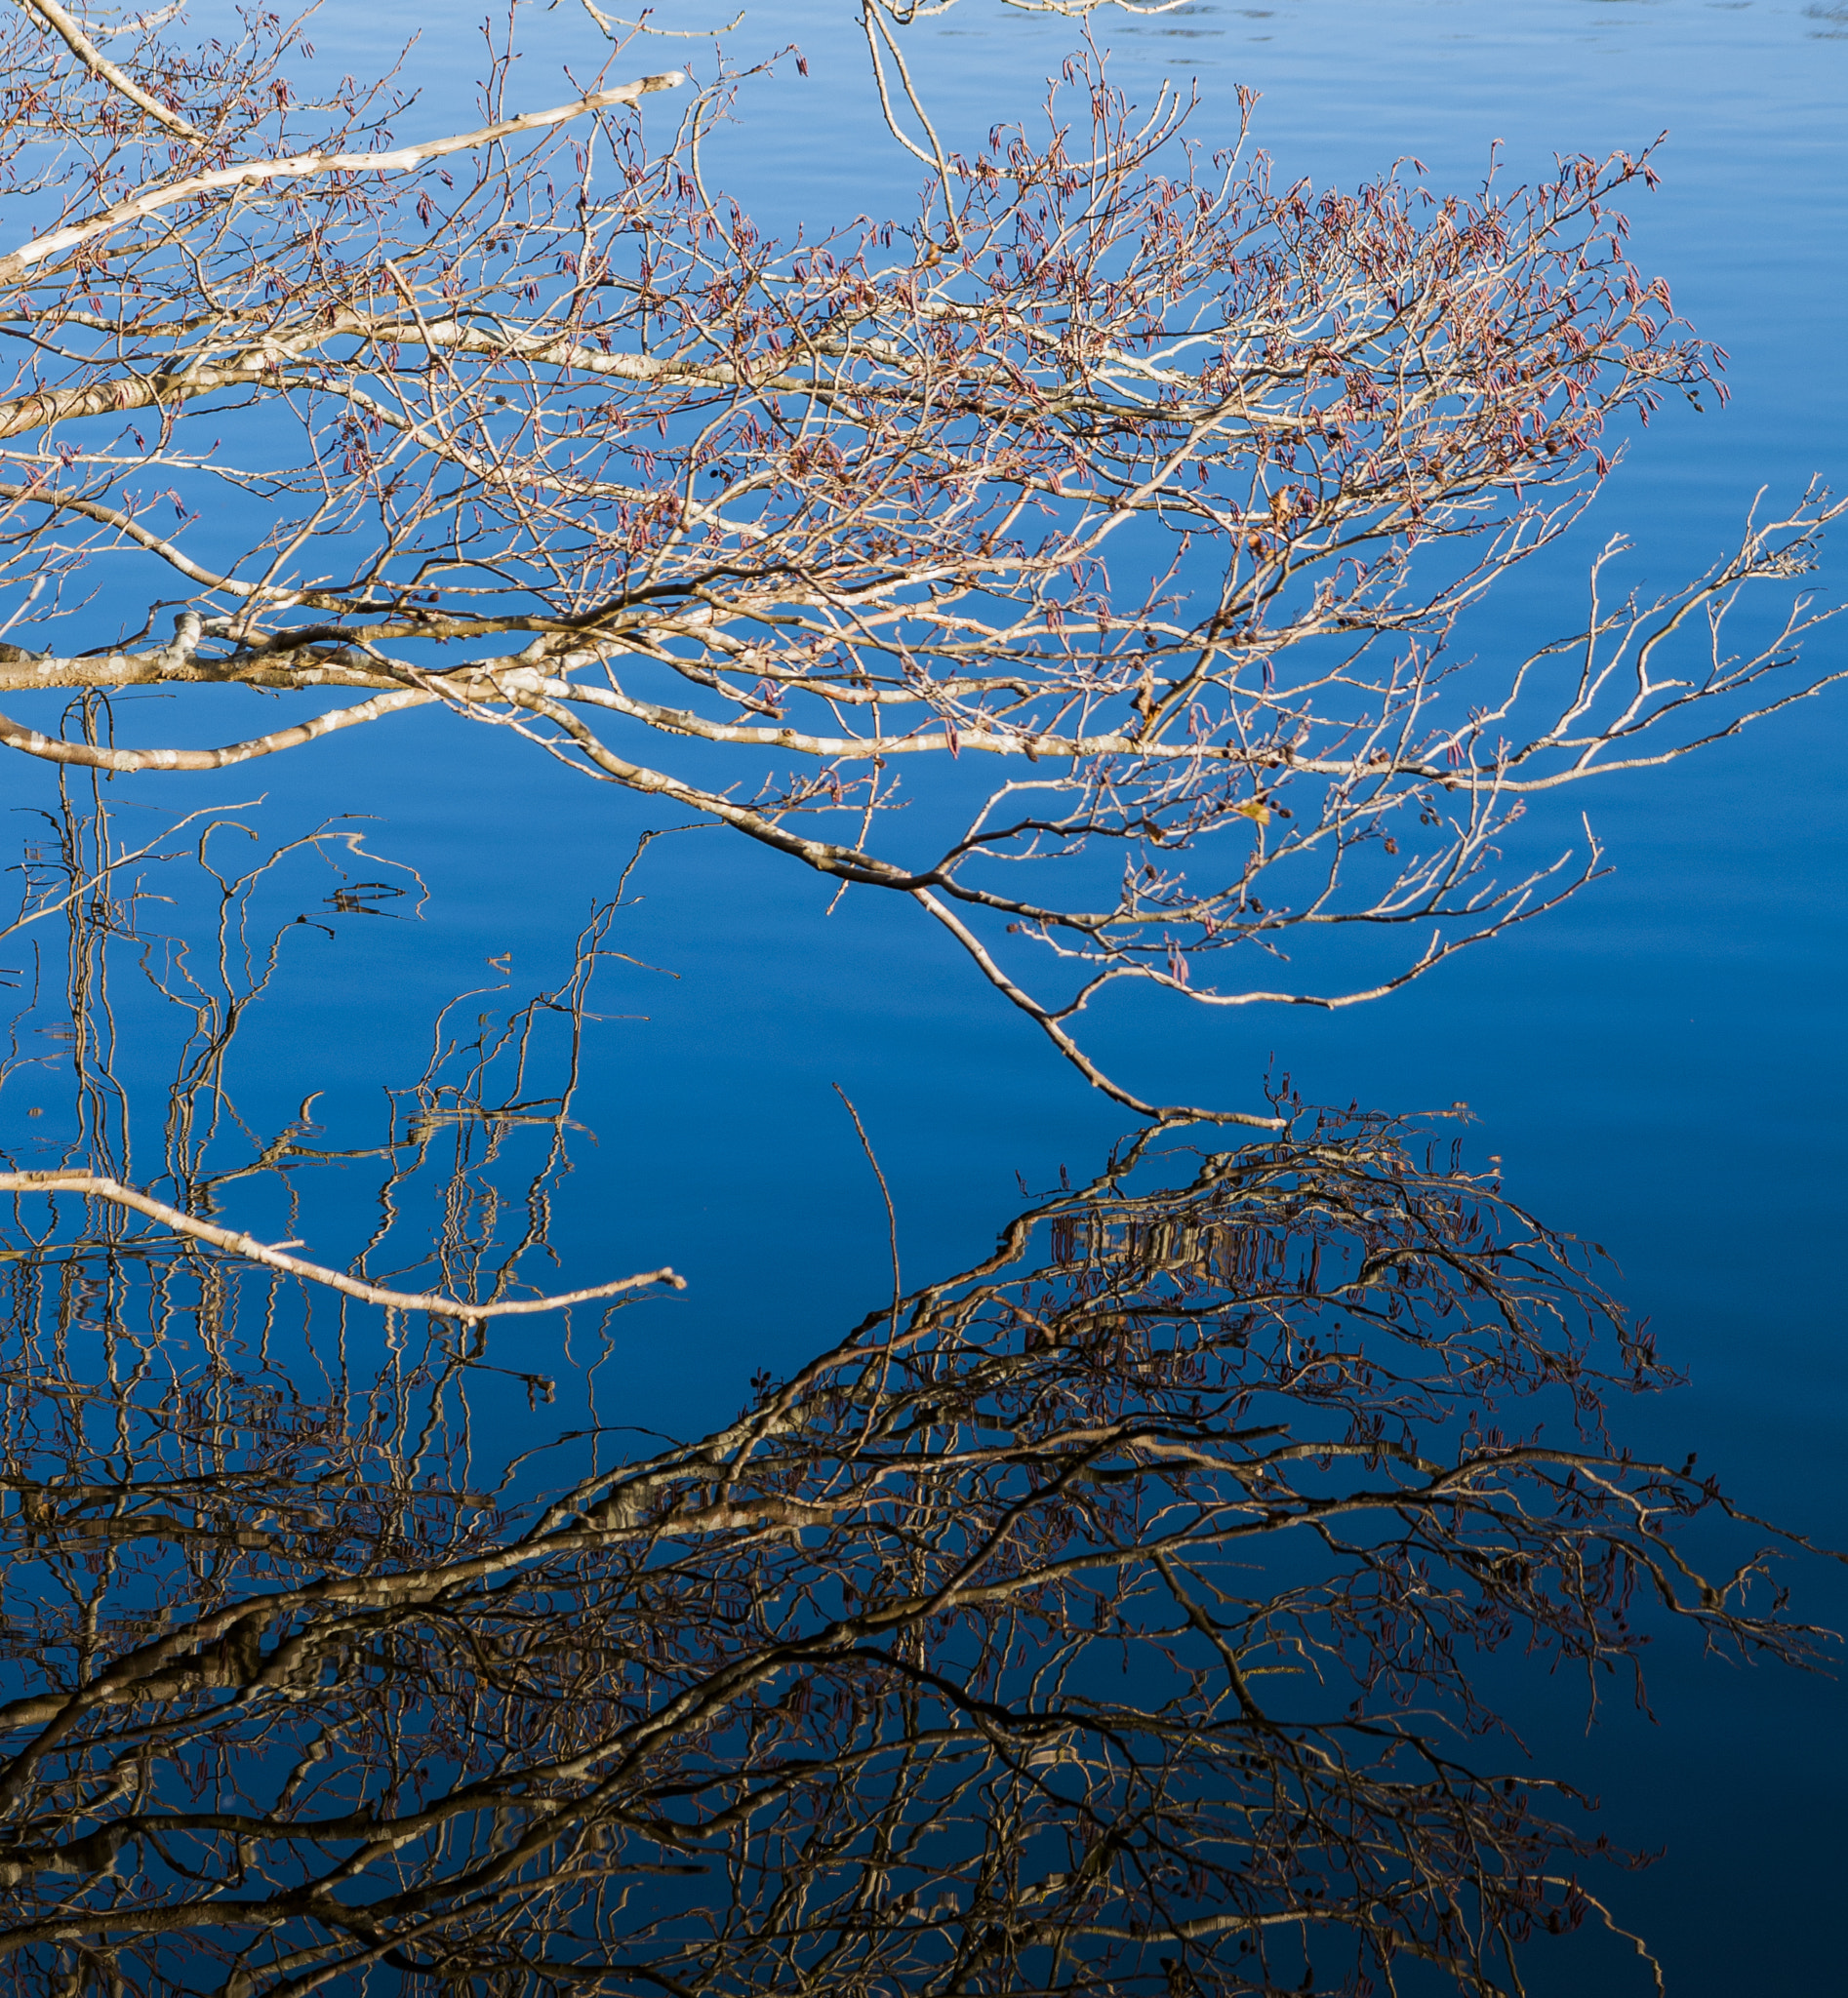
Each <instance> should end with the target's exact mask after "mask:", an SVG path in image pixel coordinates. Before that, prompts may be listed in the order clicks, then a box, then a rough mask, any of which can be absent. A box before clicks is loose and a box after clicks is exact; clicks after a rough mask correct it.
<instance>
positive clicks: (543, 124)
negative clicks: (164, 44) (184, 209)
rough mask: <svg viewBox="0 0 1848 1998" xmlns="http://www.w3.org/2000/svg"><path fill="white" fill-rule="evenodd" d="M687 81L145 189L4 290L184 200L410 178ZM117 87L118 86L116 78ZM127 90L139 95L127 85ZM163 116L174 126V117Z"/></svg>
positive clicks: (12, 261) (43, 243) (50, 2)
mask: <svg viewBox="0 0 1848 1998" xmlns="http://www.w3.org/2000/svg"><path fill="white" fill-rule="evenodd" d="M27 4H28V5H30V6H32V7H35V8H37V9H38V10H39V11H40V12H41V13H43V14H45V15H46V17H47V19H48V20H49V19H50V17H51V15H52V14H53V12H55V11H57V12H61V10H58V9H56V8H55V0H27ZM73 25H74V24H73ZM61 32H62V30H61V29H60V33H61ZM66 39H68V37H66ZM73 46H74V45H73ZM96 60H97V62H99V63H100V62H101V61H102V60H103V59H102V58H101V57H100V55H99V56H98V57H97V58H96ZM111 66H112V65H111ZM686 80H687V79H686V76H685V75H684V73H683V72H682V71H680V70H678V69H669V70H666V71H664V72H663V74H662V75H660V76H644V77H640V78H638V79H637V80H636V81H635V82H634V83H620V84H618V85H616V86H615V88H614V89H611V90H599V91H592V92H591V94H590V95H589V96H588V97H584V98H580V99H578V100H577V101H576V102H575V103H569V104H557V105H554V106H553V107H552V109H550V110H549V111H522V112H521V113H520V115H519V116H518V117H517V118H502V119H501V120H499V121H498V122H497V123H495V124H493V125H484V126H482V127H481V129H480V130H479V131H477V132H463V133H459V134H456V135H455V136H453V137H451V138H448V139H431V140H424V142H423V143H422V144H421V145H404V146H399V147H397V148H396V149H395V150H393V151H391V152H302V153H296V154H293V155H292V156H291V157H289V158H287V159H280V160H245V161H242V162H240V163H239V164H238V165H236V166H234V167H219V168H215V169H214V170H213V171H212V172H211V173H208V174H192V175H189V176H188V177H187V178H186V179H185V180H175V181H173V182H171V183H170V184H169V185H167V186H165V187H148V188H144V189H143V190H142V191H141V193H139V194H132V195H130V196H129V198H128V199H127V200H126V201H118V202H117V203H115V205H114V206H113V207H111V208H105V209H103V210H102V211H101V212H100V214H98V215H94V216H91V217H88V218H87V219H86V220H83V221H80V222H73V223H71V224H70V225H69V226H68V227H66V228H61V229H54V230H53V231H52V232H51V233H50V234H49V235H45V236H37V237H34V238H33V240H32V241H31V242H29V243H25V244H22V245H21V246H20V248H19V249H18V250H16V251H14V252H13V253H12V255H11V256H8V257H0V283H5V282H8V281H10V280H12V279H15V278H18V277H20V276H21V275H23V273H24V272H26V271H28V270H30V269H31V268H32V267H33V266H34V265H35V264H39V263H43V262H44V261H45V260H47V259H48V258H52V257H60V256H61V255H63V253H64V252H65V251H67V250H75V249H77V248H78V247H79V246H80V245H82V244H84V243H89V242H93V241H94V240H95V239H96V238H97V237H99V236H106V235H110V234H112V233H113V232H114V231H115V230H117V229H120V228H123V227H126V226H127V224H128V223H130V222H134V221H140V220H142V218H143V217H146V216H150V215H154V214H157V213H158V212H159V211H160V210H161V209H163V208H171V207H172V206H173V205H174V203H176V202H179V201H191V200H194V199H196V198H197V197H198V196H199V195H202V194H219V193H225V192H228V191H229V190H231V189H232V188H237V187H255V186H261V184H262V183H263V182H264V181H267V180H301V179H305V178H307V177H309V176H311V175H315V174H398V173H407V172H409V171H410V170H411V169H412V168H414V167H421V166H422V165H424V164H425V162H427V161H429V160H436V159H442V158H444V157H446V156H447V155H448V154H450V153H453V152H468V151H471V150H473V149H474V148H475V147H477V146H483V145H492V144H493V143H494V142H495V141H496V140H502V139H512V138H516V137H518V136H519V135H520V134H521V133H524V132H543V131H545V130H546V129H547V128H548V127H550V126H553V125H562V124H564V123H565V122H566V121H567V120H569V119H572V118H581V117H583V115H584V113H585V112H587V111H601V110H605V109H607V108H609V107H610V106H611V105H613V104H632V103H635V102H637V101H639V100H641V99H642V98H644V97H646V96H647V95H648V94H649V93H650V92H651V91H658V90H677V89H678V88H679V87H680V86H681V85H682V84H683V83H685V82H686ZM111 81H114V77H113V76H112V77H111ZM120 87H127V88H132V86H128V85H127V80H126V79H123V84H122V86H120ZM137 101H138V102H144V103H146V104H147V106H148V108H149V109H153V110H156V111H158V109H159V107H158V106H155V105H154V104H153V102H152V100H148V99H142V98H138V99H137ZM161 115H163V116H164V117H165V118H167V119H168V120H169V121H170V122H171V121H172V117H173V114H172V113H171V112H164V113H161ZM181 129H182V130H183V131H184V132H185V133H186V134H187V135H188V136H189V137H192V138H197V137H198V136H199V135H198V134H197V133H194V132H193V130H192V128H191V126H189V125H185V126H182V127H181Z"/></svg>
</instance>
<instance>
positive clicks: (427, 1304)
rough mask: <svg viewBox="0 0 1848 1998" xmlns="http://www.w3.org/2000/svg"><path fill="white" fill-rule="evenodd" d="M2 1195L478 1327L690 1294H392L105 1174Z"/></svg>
mask: <svg viewBox="0 0 1848 1998" xmlns="http://www.w3.org/2000/svg"><path fill="white" fill-rule="evenodd" d="M0 1193H81V1194H83V1195H84V1196H85V1197H86V1198H87V1199H92V1200H106V1201H109V1202H111V1203H112V1204H113V1205H115V1206H116V1207H127V1208H132V1209H134V1211H135V1212H136V1213H137V1214H143V1215H146V1216H147V1218H148V1219H150V1220H156V1221H159V1222H160V1223H161V1225H162V1226H163V1227H168V1228H172V1229H173V1231H174V1232H175V1233H176V1234H180V1235H190V1236H192V1237H194V1238H195V1239H196V1240H198V1241H201V1242H206V1243H209V1244H210V1245H211V1246H212V1247H213V1248H214V1249H220V1250H222V1251H223V1252H224V1253H225V1254H226V1255H227V1256H241V1257H243V1258H244V1259H246V1260H247V1261H250V1262H259V1263H261V1264H262V1265H263V1267H264V1268H265V1269H273V1270H278V1271H280V1272H281V1273H282V1274H283V1275H284V1276H299V1277H301V1278H303V1279H305V1280H306V1281H307V1282H308V1283H311V1284H321V1285H324V1286H325V1287H326V1288H327V1289H328V1290H331V1291H339V1292H340V1293H341V1296H342V1297H346V1298H357V1299H360V1300H361V1301H362V1302H363V1303H367V1304H382V1305H384V1306H385V1308H386V1309H387V1310H392V1311H428V1312H431V1313H433V1314H435V1315H436V1316H437V1317H442V1318H466V1319H468V1320H470V1321H471V1322H472V1321H475V1320H478V1319H483V1318H516V1317H529V1316H531V1315H532V1314H533V1313H534V1312H537V1311H559V1310H562V1309H563V1308H564V1307H565V1306H566V1305H567V1304H585V1303H590V1302H593V1301H594V1300H596V1299H600V1298H614V1297H616V1296H617V1295H618V1294H619V1293H621V1292H623V1291H634V1290H640V1289H641V1288H642V1287H643V1286H644V1285H647V1284H666V1285H667V1286H668V1287H669V1288H670V1289H672V1290H676V1291H684V1290H685V1289H686V1287H687V1280H686V1278H685V1277H682V1276H676V1275H675V1274H674V1272H673V1271H672V1270H671V1269H647V1270H643V1271H642V1272H641V1273H640V1274H639V1275H637V1276H625V1277H619V1278H618V1279H617V1280H616V1281H615V1282H614V1283H608V1284H593V1285H592V1286H591V1287H590V1288H589V1289H588V1290H584V1291H565V1292H562V1293H560V1294H559V1295H558V1296H557V1297H554V1298H513V1299H503V1300H502V1301H501V1302H500V1303H497V1304H473V1303H469V1302H468V1301H466V1300H465V1299H461V1298H445V1297H443V1296H442V1295H441V1294H440V1293H438V1292H434V1291H422V1292H410V1291H388V1290H385V1289H383V1288H382V1286H381V1285H378V1284H369V1283H365V1282H363V1281H362V1280H361V1279H359V1278H358V1277H351V1276H344V1275H342V1274H341V1271H339V1270H338V1269H327V1268H325V1267H323V1266H322V1265H321V1264H320V1263H318V1262H304V1261H302V1259H301V1258H300V1257H299V1256H289V1255H286V1254H285V1253H284V1252H283V1251H282V1250H280V1249H272V1248H270V1247H269V1245H268V1244H267V1243H264V1242H260V1241H258V1239H257V1238H256V1236H255V1235H245V1234H240V1233H239V1232H238V1231H237V1230H236V1229H233V1228H221V1227H219V1226H218V1225H217V1223H216V1222H213V1221H207V1220H201V1219H199V1218H198V1217H197V1216H196V1215H189V1214H182V1213H181V1211H180V1209H179V1208H177V1207H169V1206H168V1204H167V1203H166V1202H165V1201H164V1200H155V1199H154V1198H153V1197H152V1196H151V1195H150V1194H146V1193H143V1192H141V1190H140V1188H139V1187H135V1186H124V1185H123V1184H122V1182H121V1181H120V1180H119V1179H105V1178H104V1177H103V1176H102V1175H101V1174H100V1173H78V1172H47V1173H0Z"/></svg>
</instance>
